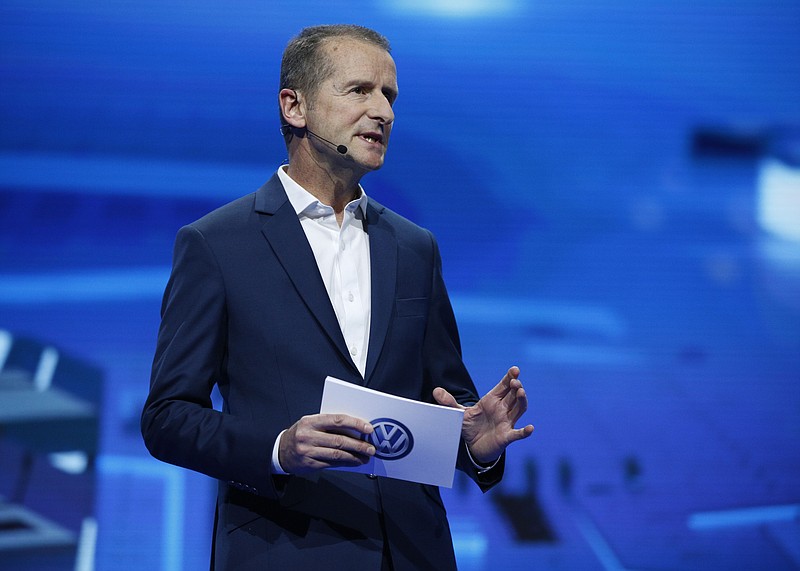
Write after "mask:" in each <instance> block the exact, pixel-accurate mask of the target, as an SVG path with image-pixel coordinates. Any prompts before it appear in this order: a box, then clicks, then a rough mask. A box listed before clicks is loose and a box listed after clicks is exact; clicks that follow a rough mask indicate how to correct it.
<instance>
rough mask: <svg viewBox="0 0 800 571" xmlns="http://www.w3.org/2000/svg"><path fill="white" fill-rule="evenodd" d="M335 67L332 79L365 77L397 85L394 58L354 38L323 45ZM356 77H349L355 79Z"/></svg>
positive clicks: (340, 39) (377, 47)
mask: <svg viewBox="0 0 800 571" xmlns="http://www.w3.org/2000/svg"><path fill="white" fill-rule="evenodd" d="M323 49H324V50H325V54H326V55H327V57H328V60H329V61H330V63H331V64H332V67H333V70H334V72H333V76H332V79H333V80H334V81H336V80H337V79H343V76H359V75H363V76H364V79H373V80H376V79H379V80H380V81H381V82H382V83H391V84H395V83H397V69H396V67H395V64H394V59H392V56H391V55H390V54H389V52H387V51H386V50H384V49H383V48H381V47H380V46H376V45H375V44H371V43H369V42H366V41H362V40H357V39H354V38H347V37H345V38H331V39H329V40H327V41H326V42H325V44H324V45H323ZM354 78H355V77H347V79H354Z"/></svg>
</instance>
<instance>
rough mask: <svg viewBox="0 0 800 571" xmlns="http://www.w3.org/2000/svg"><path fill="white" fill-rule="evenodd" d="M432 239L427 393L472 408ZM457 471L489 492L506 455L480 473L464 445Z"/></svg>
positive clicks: (475, 396)
mask: <svg viewBox="0 0 800 571" xmlns="http://www.w3.org/2000/svg"><path fill="white" fill-rule="evenodd" d="M430 238H431V242H432V244H433V283H432V286H431V301H430V310H429V315H428V324H427V328H426V330H425V344H424V348H423V351H424V356H423V359H424V363H425V381H426V382H425V386H426V391H427V392H428V394H430V393H431V392H432V391H433V389H434V388H435V387H442V388H444V389H446V390H447V391H448V392H450V394H452V395H453V396H454V397H455V398H456V400H457V401H458V402H459V403H460V404H462V405H465V406H470V405H473V404H475V403H476V402H478V400H479V398H480V397H479V395H478V394H477V390H476V389H475V384H474V383H473V382H472V378H471V377H470V375H469V372H468V371H467V368H466V366H465V365H464V361H463V360H462V357H461V340H460V337H459V334H458V326H457V325H456V319H455V315H454V313H453V307H452V305H451V303H450V297H449V296H448V295H447V288H446V287H445V284H444V279H443V277H442V258H441V255H440V254H439V247H438V245H437V244H436V239H435V238H434V237H433V235H432V234H431V235H430ZM456 467H457V468H458V469H459V470H461V471H462V472H464V473H466V474H467V475H468V476H469V477H470V478H472V479H473V480H474V481H475V482H476V483H477V484H478V486H480V488H481V489H482V490H483V491H487V490H488V489H489V488H491V487H492V486H494V485H495V484H497V483H498V482H499V481H500V480H501V479H502V477H503V471H504V468H505V452H504V453H503V455H502V456H501V457H500V461H499V462H497V464H495V466H494V467H492V469H491V470H488V471H485V472H479V470H478V469H477V467H476V466H475V465H474V464H473V462H472V460H471V459H470V458H469V454H468V453H467V448H466V444H465V443H464V442H463V441H462V443H461V445H460V447H459V452H458V458H457V460H456Z"/></svg>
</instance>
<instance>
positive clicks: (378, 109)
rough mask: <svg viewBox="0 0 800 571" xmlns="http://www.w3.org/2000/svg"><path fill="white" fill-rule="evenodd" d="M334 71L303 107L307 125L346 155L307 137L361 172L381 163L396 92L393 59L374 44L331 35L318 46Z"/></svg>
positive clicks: (387, 140) (328, 153) (320, 147)
mask: <svg viewBox="0 0 800 571" xmlns="http://www.w3.org/2000/svg"><path fill="white" fill-rule="evenodd" d="M322 49H324V50H326V52H327V54H328V57H329V58H330V61H331V62H332V64H333V68H334V71H333V73H332V74H331V75H330V77H328V78H327V79H326V80H325V81H323V82H322V83H321V84H320V85H319V87H318V88H317V91H316V93H315V94H313V96H312V97H311V100H310V105H309V107H308V109H306V126H307V127H308V128H309V129H310V130H311V131H312V132H314V133H316V134H318V135H320V136H322V137H325V138H326V139H328V140H330V141H333V142H334V143H335V144H336V145H342V144H343V145H346V146H347V156H346V157H343V156H341V155H340V154H339V153H338V152H337V151H336V150H335V149H334V148H332V147H331V146H330V145H327V144H326V143H324V142H322V141H319V140H318V139H317V138H315V137H311V139H310V143H311V144H312V145H314V147H315V148H316V149H317V150H318V151H319V152H320V153H322V154H324V155H325V156H328V157H329V158H330V159H331V161H337V162H339V161H342V160H346V161H348V164H349V166H350V167H352V166H353V163H355V165H356V166H357V167H358V169H359V170H363V171H364V172H368V171H372V170H375V169H379V168H380V167H381V166H382V165H383V159H384V156H385V154H386V148H387V146H388V144H389V134H390V133H391V131H392V123H393V121H394V112H393V111H392V104H393V103H394V100H395V98H396V97H397V71H396V68H395V65H394V60H393V59H392V56H390V55H389V54H388V53H387V52H386V51H385V50H383V49H381V48H380V47H378V46H374V45H372V44H369V43H366V42H362V41H359V40H354V39H351V38H334V39H331V40H328V42H327V43H326V45H324V46H323V47H322Z"/></svg>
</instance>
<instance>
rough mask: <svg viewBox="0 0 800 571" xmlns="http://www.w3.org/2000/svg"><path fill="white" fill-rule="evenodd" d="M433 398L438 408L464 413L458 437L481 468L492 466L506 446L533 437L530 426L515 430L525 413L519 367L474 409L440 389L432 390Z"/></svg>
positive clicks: (525, 404) (524, 397) (525, 407)
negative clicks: (462, 440)
mask: <svg viewBox="0 0 800 571" xmlns="http://www.w3.org/2000/svg"><path fill="white" fill-rule="evenodd" d="M433 398H435V399H436V402H438V403H439V404H441V405H444V406H449V407H452V408H460V409H462V410H463V411H464V424H463V425H462V427H461V437H462V438H463V439H464V442H466V443H467V446H468V447H469V451H470V453H471V454H472V457H473V458H474V459H475V460H476V461H477V462H479V463H481V464H490V463H492V462H494V461H495V460H497V459H498V458H499V457H500V455H501V454H502V453H503V451H504V450H505V449H506V447H507V446H508V445H509V444H511V443H512V442H516V441H517V440H522V439H523V438H527V437H528V436H530V435H531V434H532V433H533V425H531V424H529V425H527V426H524V427H522V428H514V425H515V424H516V422H517V420H519V418H520V417H521V416H522V415H523V414H524V413H525V411H526V410H528V397H527V395H526V394H525V389H524V388H523V387H522V381H520V380H519V368H518V367H511V368H510V369H509V370H508V372H507V373H506V375H505V377H503V378H502V379H501V380H500V382H499V383H497V385H496V386H495V387H494V388H493V389H492V390H491V391H489V392H488V393H486V394H485V395H484V396H483V398H482V399H481V400H479V401H478V402H477V403H475V404H474V405H473V406H470V407H465V406H462V405H460V404H459V403H458V402H457V401H456V399H455V397H454V396H453V395H451V394H450V393H449V392H448V391H446V390H445V389H443V388H442V387H437V388H435V389H434V390H433Z"/></svg>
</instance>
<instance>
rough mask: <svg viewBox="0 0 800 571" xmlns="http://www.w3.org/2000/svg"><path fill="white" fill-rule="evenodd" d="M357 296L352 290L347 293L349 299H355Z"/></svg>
mask: <svg viewBox="0 0 800 571" xmlns="http://www.w3.org/2000/svg"><path fill="white" fill-rule="evenodd" d="M355 298H356V297H355V296H354V295H353V292H352V291H351V292H349V293H348V294H347V301H353V300H354V299H355Z"/></svg>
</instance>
